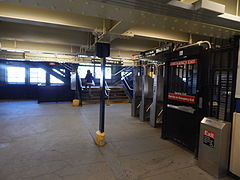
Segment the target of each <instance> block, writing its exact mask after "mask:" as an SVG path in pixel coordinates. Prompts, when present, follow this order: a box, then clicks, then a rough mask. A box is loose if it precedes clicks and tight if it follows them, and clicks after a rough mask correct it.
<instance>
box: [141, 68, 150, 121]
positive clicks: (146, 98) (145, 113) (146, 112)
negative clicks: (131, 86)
mask: <svg viewBox="0 0 240 180" xmlns="http://www.w3.org/2000/svg"><path fill="white" fill-rule="evenodd" d="M149 70H150V71H149ZM149 72H150V73H152V72H153V71H152V70H151V67H150V66H144V72H143V75H142V89H141V90H142V98H141V105H140V112H139V119H140V120H141V121H148V120H149V119H150V108H151V105H152V99H153V78H152V77H150V76H149Z"/></svg>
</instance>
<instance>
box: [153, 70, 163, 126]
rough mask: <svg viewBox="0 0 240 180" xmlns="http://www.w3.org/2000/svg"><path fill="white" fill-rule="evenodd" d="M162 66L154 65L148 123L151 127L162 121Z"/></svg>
mask: <svg viewBox="0 0 240 180" xmlns="http://www.w3.org/2000/svg"><path fill="white" fill-rule="evenodd" d="M163 68H164V66H163V65H155V75H154V81H153V100H152V105H151V109H150V125H151V126H153V127H158V126H159V125H160V124H161V122H162V114H163V89H164V79H163Z"/></svg>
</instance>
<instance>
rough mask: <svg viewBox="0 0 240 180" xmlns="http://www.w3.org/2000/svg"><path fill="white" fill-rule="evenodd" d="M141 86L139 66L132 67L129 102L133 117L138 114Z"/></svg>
mask: <svg viewBox="0 0 240 180" xmlns="http://www.w3.org/2000/svg"><path fill="white" fill-rule="evenodd" d="M141 88H142V77H141V67H134V68H133V98H132V104H131V115H132V116H133V117H138V116H139V110H140V105H141V104H140V103H141V96H142V94H141Z"/></svg>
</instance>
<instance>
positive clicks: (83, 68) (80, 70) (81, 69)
mask: <svg viewBox="0 0 240 180" xmlns="http://www.w3.org/2000/svg"><path fill="white" fill-rule="evenodd" d="M87 70H90V71H91V73H92V75H93V72H94V67H93V66H80V67H79V68H78V73H79V76H80V78H85V77H86V74H87Z"/></svg>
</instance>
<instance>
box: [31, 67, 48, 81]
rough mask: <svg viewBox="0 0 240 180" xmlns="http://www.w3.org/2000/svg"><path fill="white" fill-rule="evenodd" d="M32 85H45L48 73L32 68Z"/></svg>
mask: <svg viewBox="0 0 240 180" xmlns="http://www.w3.org/2000/svg"><path fill="white" fill-rule="evenodd" d="M30 83H31V84H45V83H46V71H45V70H44V69H42V68H30Z"/></svg>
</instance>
